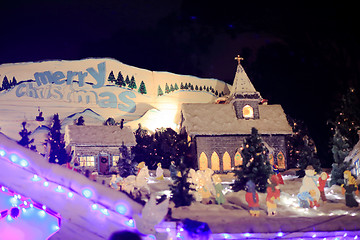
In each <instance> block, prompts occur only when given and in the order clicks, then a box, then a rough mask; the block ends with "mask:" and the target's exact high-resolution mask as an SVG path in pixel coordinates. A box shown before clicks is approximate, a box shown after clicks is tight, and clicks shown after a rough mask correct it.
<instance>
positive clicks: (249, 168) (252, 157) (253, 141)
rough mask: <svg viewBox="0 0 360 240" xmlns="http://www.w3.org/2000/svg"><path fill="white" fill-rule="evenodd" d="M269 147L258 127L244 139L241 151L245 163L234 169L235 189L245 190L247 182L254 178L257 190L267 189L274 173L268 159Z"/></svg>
mask: <svg viewBox="0 0 360 240" xmlns="http://www.w3.org/2000/svg"><path fill="white" fill-rule="evenodd" d="M267 155H268V149H267V148H266V147H265V145H264V144H263V142H262V140H261V138H260V136H259V134H258V131H257V129H255V128H252V129H251V135H250V136H249V137H248V138H246V139H245V140H244V147H243V150H242V151H241V156H242V158H243V164H242V165H241V166H240V167H239V168H238V169H235V170H234V174H235V177H236V179H235V182H234V184H233V185H232V188H233V190H234V191H239V190H244V189H245V185H246V182H247V181H249V180H252V181H253V182H254V183H255V186H256V190H257V191H259V192H265V191H266V185H267V179H268V178H269V176H270V174H272V167H271V166H270V163H269V161H268V159H267Z"/></svg>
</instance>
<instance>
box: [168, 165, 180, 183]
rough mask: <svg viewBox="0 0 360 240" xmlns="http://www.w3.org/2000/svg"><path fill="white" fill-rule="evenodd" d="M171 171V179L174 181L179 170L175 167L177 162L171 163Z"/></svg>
mask: <svg viewBox="0 0 360 240" xmlns="http://www.w3.org/2000/svg"><path fill="white" fill-rule="evenodd" d="M169 170H170V177H171V179H172V180H174V179H176V176H177V172H178V170H177V168H176V166H175V162H174V161H171V164H170V167H169Z"/></svg>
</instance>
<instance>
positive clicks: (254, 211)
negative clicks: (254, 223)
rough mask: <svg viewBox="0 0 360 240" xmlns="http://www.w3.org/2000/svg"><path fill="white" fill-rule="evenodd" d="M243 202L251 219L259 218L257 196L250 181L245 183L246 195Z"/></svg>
mask: <svg viewBox="0 0 360 240" xmlns="http://www.w3.org/2000/svg"><path fill="white" fill-rule="evenodd" d="M245 200H246V202H247V203H248V204H249V208H250V215H251V216H253V217H259V216H260V205H259V195H258V194H257V192H256V190H255V183H254V182H253V181H251V180H249V181H247V183H246V195H245Z"/></svg>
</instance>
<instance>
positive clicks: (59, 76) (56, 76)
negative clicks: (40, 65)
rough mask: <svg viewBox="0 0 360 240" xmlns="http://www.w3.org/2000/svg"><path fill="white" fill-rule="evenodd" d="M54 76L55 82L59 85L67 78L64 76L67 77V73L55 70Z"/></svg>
mask: <svg viewBox="0 0 360 240" xmlns="http://www.w3.org/2000/svg"><path fill="white" fill-rule="evenodd" d="M52 78H53V81H54V83H55V84H57V85H61V84H63V83H64V82H65V79H63V78H65V75H64V74H63V72H60V71H57V72H54V74H53V77H52ZM61 79H63V80H61Z"/></svg>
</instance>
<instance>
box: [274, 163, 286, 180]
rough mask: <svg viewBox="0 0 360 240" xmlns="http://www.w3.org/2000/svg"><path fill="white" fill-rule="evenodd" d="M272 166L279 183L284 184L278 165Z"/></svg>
mask: <svg viewBox="0 0 360 240" xmlns="http://www.w3.org/2000/svg"><path fill="white" fill-rule="evenodd" d="M272 167H273V172H274V174H275V175H276V176H277V177H278V178H279V184H284V180H283V178H282V176H281V174H280V171H279V168H278V165H276V164H274V165H273V166H272Z"/></svg>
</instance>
